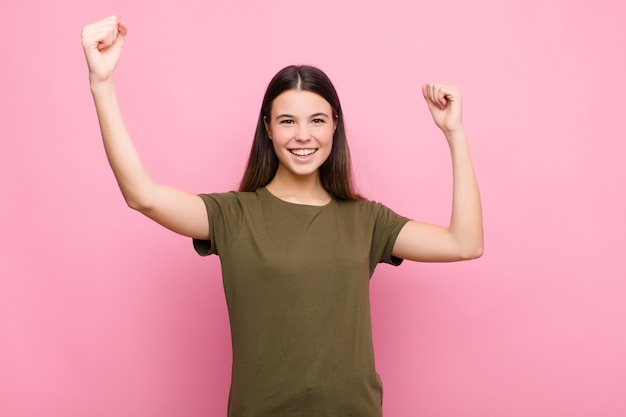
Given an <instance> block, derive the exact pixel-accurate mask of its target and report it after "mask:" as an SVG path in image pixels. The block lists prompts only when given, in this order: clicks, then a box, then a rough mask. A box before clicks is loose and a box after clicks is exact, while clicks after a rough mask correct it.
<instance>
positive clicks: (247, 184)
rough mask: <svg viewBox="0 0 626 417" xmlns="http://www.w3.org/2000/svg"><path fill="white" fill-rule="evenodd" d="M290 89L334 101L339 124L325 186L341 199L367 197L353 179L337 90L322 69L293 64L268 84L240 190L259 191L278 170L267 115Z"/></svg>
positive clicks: (324, 176) (322, 173)
mask: <svg viewBox="0 0 626 417" xmlns="http://www.w3.org/2000/svg"><path fill="white" fill-rule="evenodd" d="M287 90H303V91H311V92H313V93H315V94H318V95H320V96H321V97H323V98H324V99H325V100H326V101H327V102H328V103H329V104H330V106H331V108H332V111H333V115H334V117H335V118H336V121H337V128H336V130H335V133H334V135H333V146H332V149H331V152H330V155H329V157H328V159H326V161H325V162H324V163H323V164H322V165H321V166H320V168H319V176H320V181H321V183H322V186H323V187H324V189H325V190H326V191H327V192H328V193H329V194H331V195H332V196H333V197H335V198H337V199H341V200H359V199H361V198H363V197H361V196H360V195H359V194H358V193H357V192H356V191H355V189H354V183H353V181H352V166H351V163H350V149H349V148H348V141H347V138H346V131H345V127H344V123H343V113H342V111H341V104H340V102H339V96H338V95H337V91H336V90H335V87H334V86H333V84H332V82H331V81H330V79H329V78H328V76H327V75H326V74H324V72H323V71H322V70H320V69H318V68H315V67H311V66H307V65H290V66H288V67H285V68H283V69H282V70H280V71H279V72H278V73H277V74H276V75H275V76H274V78H272V81H270V83H269V85H268V86H267V90H266V91H265V96H264V97H263V104H262V105H261V111H260V113H259V120H258V122H257V126H256V132H255V134H254V141H253V142H252V148H251V149H250V156H249V158H248V165H247V166H246V170H245V172H244V174H243V178H242V179H241V183H240V185H239V191H255V190H256V189H257V188H260V187H264V186H266V185H267V184H269V182H270V181H271V180H272V178H274V175H275V174H276V170H277V169H278V157H277V156H276V153H275V152H274V147H273V146H272V142H271V141H270V138H269V136H268V134H267V131H266V129H265V124H264V118H267V119H269V118H270V117H271V115H270V113H271V110H272V103H273V101H274V99H275V98H276V97H278V96H279V95H280V94H281V93H283V92H285V91H287Z"/></svg>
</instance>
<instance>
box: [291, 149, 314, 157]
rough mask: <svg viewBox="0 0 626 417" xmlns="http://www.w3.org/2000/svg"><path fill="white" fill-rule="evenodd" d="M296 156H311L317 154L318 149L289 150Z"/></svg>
mask: <svg viewBox="0 0 626 417" xmlns="http://www.w3.org/2000/svg"><path fill="white" fill-rule="evenodd" d="M289 152H291V153H292V154H294V155H296V156H309V155H312V154H314V153H315V152H317V149H289Z"/></svg>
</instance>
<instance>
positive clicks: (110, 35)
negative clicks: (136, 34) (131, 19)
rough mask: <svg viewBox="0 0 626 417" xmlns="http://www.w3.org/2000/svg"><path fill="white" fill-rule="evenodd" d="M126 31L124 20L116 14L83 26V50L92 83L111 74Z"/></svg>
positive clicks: (105, 79) (106, 78)
mask: <svg viewBox="0 0 626 417" xmlns="http://www.w3.org/2000/svg"><path fill="white" fill-rule="evenodd" d="M127 32H128V30H127V28H126V25H125V24H124V22H122V21H120V20H119V19H118V18H117V17H116V16H111V17H107V18H105V19H102V20H100V21H98V22H95V23H92V24H90V25H87V26H85V27H84V28H83V33H82V43H83V50H84V52H85V58H87V65H88V66H89V81H90V82H91V83H92V85H93V84H97V83H101V82H103V81H108V80H110V79H111V77H112V76H113V72H114V70H115V67H116V66H117V63H118V61H119V59H120V55H121V53H122V46H123V45H124V39H125V38H126V33H127Z"/></svg>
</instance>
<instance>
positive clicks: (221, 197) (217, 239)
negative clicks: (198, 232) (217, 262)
mask: <svg viewBox="0 0 626 417" xmlns="http://www.w3.org/2000/svg"><path fill="white" fill-rule="evenodd" d="M200 197H201V198H202V200H203V201H204V204H205V206H206V209H207V217H208V220H209V235H210V240H201V239H193V248H194V249H195V251H196V252H197V253H198V255H200V256H208V255H213V254H215V255H219V253H220V250H223V249H224V248H227V247H228V246H229V245H230V244H231V242H233V241H234V239H235V238H236V236H237V235H238V233H239V231H240V229H241V222H242V218H243V212H242V206H241V201H240V199H239V193H237V192H234V191H233V192H229V193H216V194H200Z"/></svg>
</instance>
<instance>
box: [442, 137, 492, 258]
mask: <svg viewBox="0 0 626 417" xmlns="http://www.w3.org/2000/svg"><path fill="white" fill-rule="evenodd" d="M446 139H447V140H448V143H449V145H450V153H451V156H452V176H453V196H452V216H451V219H450V227H449V231H450V233H451V234H452V235H453V236H454V239H455V241H457V242H458V244H459V249H460V251H461V253H463V254H464V255H463V257H467V258H476V257H478V256H481V255H482V253H483V224H482V208H481V202H480V193H479V190H478V183H477V181H476V175H475V173H474V168H473V165H472V161H471V158H470V152H469V146H468V143H467V137H466V134H465V130H463V129H459V130H455V131H453V132H448V133H446Z"/></svg>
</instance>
